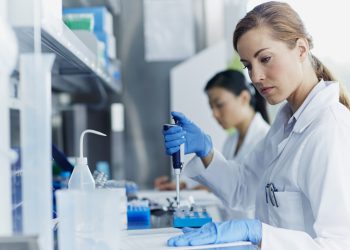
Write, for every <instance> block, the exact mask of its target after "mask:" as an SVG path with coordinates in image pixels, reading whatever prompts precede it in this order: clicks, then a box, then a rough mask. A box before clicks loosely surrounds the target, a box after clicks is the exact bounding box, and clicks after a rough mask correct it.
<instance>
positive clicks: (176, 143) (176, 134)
mask: <svg viewBox="0 0 350 250" xmlns="http://www.w3.org/2000/svg"><path fill="white" fill-rule="evenodd" d="M171 115H172V116H173V118H174V120H175V121H176V123H177V125H179V126H176V127H173V128H170V129H168V130H167V131H164V132H163V134H164V141H165V148H166V152H167V154H169V155H170V154H172V153H175V152H177V151H178V150H179V149H180V145H181V144H182V143H185V154H190V153H195V154H196V155H197V156H198V157H206V156H207V155H208V154H209V153H210V151H211V150H212V148H213V144H212V142H211V138H210V136H209V135H207V134H205V133H204V132H203V131H202V130H201V129H200V128H199V127H198V126H197V125H196V124H194V123H193V122H191V121H190V120H189V119H187V118H186V117H185V116H184V115H183V114H182V113H180V112H171Z"/></svg>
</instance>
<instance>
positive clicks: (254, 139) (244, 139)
mask: <svg viewBox="0 0 350 250" xmlns="http://www.w3.org/2000/svg"><path fill="white" fill-rule="evenodd" d="M204 91H205V93H206V94H207V96H208V99H209V105H210V107H211V110H212V113H213V116H214V117H215V119H216V121H217V122H218V123H219V124H220V126H221V127H222V128H223V129H231V128H236V131H235V132H234V133H232V134H231V135H230V136H228V137H227V139H226V140H225V143H224V146H223V149H222V154H223V156H224V157H225V159H226V160H235V161H237V162H242V161H243V159H244V157H245V156H246V155H247V154H248V153H249V152H250V151H252V149H253V148H254V147H255V146H256V144H257V143H258V142H259V141H260V140H261V139H262V138H264V137H265V135H266V133H267V131H268V130H269V128H270V126H269V125H268V122H269V118H268V114H267V110H266V101H265V99H264V98H263V97H262V96H261V95H260V94H259V93H258V92H257V91H256V90H255V88H254V87H253V85H251V84H248V83H247V82H246V79H245V77H244V75H243V74H242V73H241V72H239V71H237V70H232V69H229V70H225V71H221V72H219V73H217V74H215V75H214V76H213V77H212V78H211V79H210V80H209V81H208V82H207V84H206V86H205V88H204ZM185 180H186V179H185ZM192 182H193V181H190V185H187V183H186V181H182V182H181V186H180V187H181V188H190V187H192V189H201V188H203V186H201V185H198V184H197V183H196V182H193V183H192ZM194 183H195V184H194ZM196 184H197V185H196ZM175 187H176V186H175V183H173V182H169V179H168V177H167V176H161V177H158V178H157V179H156V180H155V188H157V189H159V190H175ZM204 188H205V187H204ZM244 211H246V210H244ZM244 214H246V213H244ZM235 218H238V215H237V216H236V217H235Z"/></svg>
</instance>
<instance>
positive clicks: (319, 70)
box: [233, 1, 350, 110]
mask: <svg viewBox="0 0 350 250" xmlns="http://www.w3.org/2000/svg"><path fill="white" fill-rule="evenodd" d="M261 26H265V27H269V28H270V29H271V31H272V36H273V37H274V38H275V39H276V40H280V41H283V42H285V43H286V44H287V45H288V47H289V48H294V47H295V46H296V42H297V40H298V39H299V38H305V39H306V40H307V41H308V43H309V47H310V49H312V48H313V41H312V37H311V36H310V35H309V34H308V32H307V31H306V28H305V25H304V23H303V22H302V20H301V18H300V17H299V15H298V13H296V12H295V11H294V10H293V9H292V8H291V7H290V6H289V5H288V4H287V3H281V2H274V1H271V2H267V3H263V4H260V5H258V6H256V7H255V8H254V9H253V10H251V11H250V12H248V13H247V14H246V16H245V17H244V18H242V19H241V20H240V21H239V22H238V24H237V26H236V29H235V31H234V34H233V46H234V48H235V50H236V51H237V43H238V40H239V39H240V38H241V37H242V35H244V34H245V33H246V32H248V31H249V30H251V29H254V28H257V27H261ZM309 58H310V61H311V63H312V66H313V68H314V71H315V73H316V76H317V78H318V79H323V80H325V81H336V78H335V77H334V75H333V74H332V73H331V72H330V70H329V69H328V68H327V67H326V66H325V65H323V64H322V62H321V61H320V60H319V59H318V58H317V57H316V56H314V55H312V54H311V53H310V57H309ZM339 101H340V103H342V104H343V105H344V106H346V107H347V108H348V109H349V110H350V99H349V97H348V94H347V92H346V90H345V87H344V86H343V85H342V84H340V93H339Z"/></svg>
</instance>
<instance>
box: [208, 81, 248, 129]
mask: <svg viewBox="0 0 350 250" xmlns="http://www.w3.org/2000/svg"><path fill="white" fill-rule="evenodd" d="M242 93H243V92H242ZM207 94H208V98H209V105H210V107H211V109H212V112H213V116H214V117H215V119H216V120H217V121H218V123H219V124H220V125H221V127H223V128H224V129H229V128H232V127H236V126H237V124H239V123H240V122H242V120H243V119H244V118H243V117H244V116H243V114H244V112H245V110H246V109H245V108H246V106H248V107H249V102H248V103H247V100H246V99H247V98H242V96H243V95H239V96H236V95H235V94H233V93H232V92H230V91H228V90H226V89H224V88H221V87H214V88H212V89H210V90H208V91H207ZM248 101H249V100H248Z"/></svg>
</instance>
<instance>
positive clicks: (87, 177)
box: [68, 129, 106, 190]
mask: <svg viewBox="0 0 350 250" xmlns="http://www.w3.org/2000/svg"><path fill="white" fill-rule="evenodd" d="M87 133H92V134H96V135H101V136H106V135H105V134H103V133H101V132H98V131H96V130H91V129H88V130H85V131H83V133H81V135H80V156H79V158H77V162H76V165H75V166H74V169H73V172H72V175H71V177H70V179H69V182H68V189H79V190H92V189H95V181H94V178H93V177H92V174H91V171H90V169H89V167H88V165H87V162H88V160H87V157H84V152H83V147H84V135H85V134H87Z"/></svg>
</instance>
